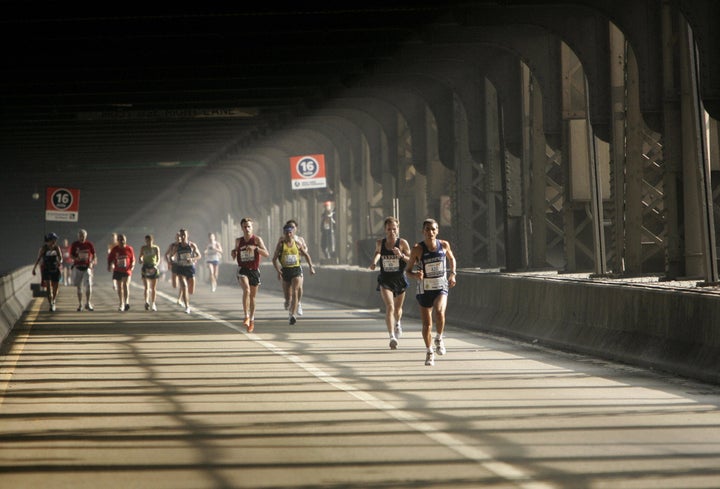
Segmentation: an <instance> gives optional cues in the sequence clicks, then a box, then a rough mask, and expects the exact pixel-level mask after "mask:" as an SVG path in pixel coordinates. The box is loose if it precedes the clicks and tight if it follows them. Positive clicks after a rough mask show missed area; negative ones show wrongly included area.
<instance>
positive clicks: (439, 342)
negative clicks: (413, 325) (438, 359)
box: [435, 338, 446, 355]
mask: <svg viewBox="0 0 720 489" xmlns="http://www.w3.org/2000/svg"><path fill="white" fill-rule="evenodd" d="M435 351H436V352H437V354H438V355H445V353H446V350H445V342H444V341H443V339H442V338H435Z"/></svg>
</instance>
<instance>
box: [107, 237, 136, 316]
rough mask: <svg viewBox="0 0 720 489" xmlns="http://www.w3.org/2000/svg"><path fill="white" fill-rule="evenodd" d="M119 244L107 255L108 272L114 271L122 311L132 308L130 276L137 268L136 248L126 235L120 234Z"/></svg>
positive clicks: (113, 276) (119, 308)
mask: <svg viewBox="0 0 720 489" xmlns="http://www.w3.org/2000/svg"><path fill="white" fill-rule="evenodd" d="M117 240H118V244H117V246H115V247H114V248H113V249H112V250H110V253H109V254H108V257H107V262H108V272H112V278H113V282H114V283H116V284H117V293H118V299H120V305H119V306H118V310H119V311H120V312H123V311H129V310H130V276H131V275H132V272H133V268H135V250H133V247H132V246H130V245H129V244H127V243H126V242H125V235H124V234H118V236H117Z"/></svg>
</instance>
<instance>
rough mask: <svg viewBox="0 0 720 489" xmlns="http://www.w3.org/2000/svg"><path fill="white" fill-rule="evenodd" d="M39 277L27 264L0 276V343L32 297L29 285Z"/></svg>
mask: <svg viewBox="0 0 720 489" xmlns="http://www.w3.org/2000/svg"><path fill="white" fill-rule="evenodd" d="M38 281H39V279H38V278H36V277H33V276H32V267H30V266H27V267H23V268H20V269H18V270H15V271H13V272H11V273H9V274H7V275H3V276H2V277H0V343H2V342H4V341H5V338H6V337H7V336H8V334H10V331H12V328H13V327H14V326H15V323H16V322H17V320H18V319H20V316H22V314H23V312H24V311H25V309H27V306H28V304H30V301H31V300H32V298H33V291H32V289H31V288H30V285H31V284H32V283H33V282H38Z"/></svg>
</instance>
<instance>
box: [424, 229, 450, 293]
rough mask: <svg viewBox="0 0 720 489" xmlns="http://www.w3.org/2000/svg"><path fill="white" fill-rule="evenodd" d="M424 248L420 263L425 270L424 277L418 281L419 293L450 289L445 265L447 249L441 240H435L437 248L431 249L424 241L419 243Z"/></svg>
mask: <svg viewBox="0 0 720 489" xmlns="http://www.w3.org/2000/svg"><path fill="white" fill-rule="evenodd" d="M418 244H419V245H420V246H421V247H422V250H423V253H422V256H421V258H420V265H421V267H422V270H423V279H422V280H420V281H419V282H418V294H423V293H425V292H430V291H436V290H444V291H446V292H447V290H448V281H447V275H446V273H445V272H446V265H445V250H444V249H443V247H442V244H440V240H437V239H436V240H435V246H436V248H437V249H436V250H435V251H431V250H430V249H429V248H428V247H427V245H425V242H424V241H420V243H418Z"/></svg>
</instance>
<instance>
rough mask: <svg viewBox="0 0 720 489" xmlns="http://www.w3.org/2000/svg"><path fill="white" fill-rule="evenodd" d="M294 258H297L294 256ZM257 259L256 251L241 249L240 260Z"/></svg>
mask: <svg viewBox="0 0 720 489" xmlns="http://www.w3.org/2000/svg"><path fill="white" fill-rule="evenodd" d="M293 258H295V257H294V256H293ZM254 259H255V252H254V251H250V250H248V249H247V248H246V249H243V250H240V261H253V260H254Z"/></svg>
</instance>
